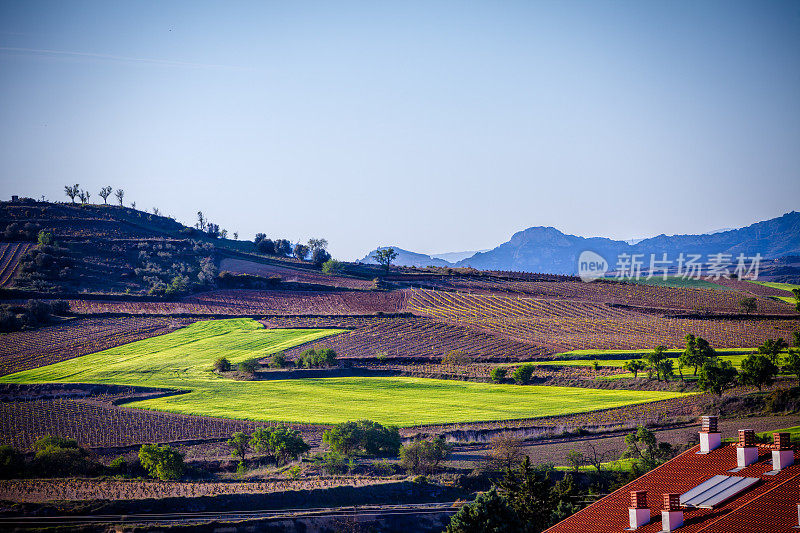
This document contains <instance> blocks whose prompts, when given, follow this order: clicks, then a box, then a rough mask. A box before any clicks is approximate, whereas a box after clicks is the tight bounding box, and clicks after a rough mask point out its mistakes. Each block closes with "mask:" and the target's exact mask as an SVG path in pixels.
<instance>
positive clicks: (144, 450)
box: [139, 444, 183, 480]
mask: <svg viewBox="0 0 800 533" xmlns="http://www.w3.org/2000/svg"><path fill="white" fill-rule="evenodd" d="M139 462H140V463H141V464H142V467H143V468H144V469H145V470H147V473H148V474H150V476H151V477H155V478H158V479H161V480H167V479H180V478H181V476H182V475H183V455H182V454H181V453H179V452H178V451H177V450H173V449H172V448H171V447H170V446H169V445H168V444H164V445H162V446H158V445H156V444H144V445H143V446H142V447H141V448H139Z"/></svg>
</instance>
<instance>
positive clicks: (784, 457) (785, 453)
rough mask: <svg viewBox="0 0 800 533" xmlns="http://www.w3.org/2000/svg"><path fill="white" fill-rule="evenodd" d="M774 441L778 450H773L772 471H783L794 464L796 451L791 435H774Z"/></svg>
mask: <svg viewBox="0 0 800 533" xmlns="http://www.w3.org/2000/svg"><path fill="white" fill-rule="evenodd" d="M772 436H773V440H774V442H775V445H776V446H777V448H778V449H777V450H772V469H773V470H783V469H784V468H786V467H787V466H792V465H793V464H794V450H792V435H791V433H773V434H772Z"/></svg>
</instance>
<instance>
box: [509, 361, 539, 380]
mask: <svg viewBox="0 0 800 533" xmlns="http://www.w3.org/2000/svg"><path fill="white" fill-rule="evenodd" d="M535 368H536V367H535V366H534V365H532V364H530V363H526V364H524V365H520V366H518V367H517V369H516V370H514V373H513V374H511V377H512V378H514V382H515V383H516V384H517V385H526V384H528V383H530V382H531V378H533V371H534V370H535Z"/></svg>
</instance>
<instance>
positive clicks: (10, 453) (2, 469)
mask: <svg viewBox="0 0 800 533" xmlns="http://www.w3.org/2000/svg"><path fill="white" fill-rule="evenodd" d="M22 465H23V457H22V454H21V453H19V451H17V450H16V449H14V448H12V447H11V446H9V445H7V444H3V445H1V446H0V479H10V478H14V477H19V475H20V474H21V473H22Z"/></svg>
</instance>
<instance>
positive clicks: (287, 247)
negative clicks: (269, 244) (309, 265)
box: [275, 239, 292, 256]
mask: <svg viewBox="0 0 800 533" xmlns="http://www.w3.org/2000/svg"><path fill="white" fill-rule="evenodd" d="M291 253H292V243H290V242H289V241H287V240H286V239H276V240H275V254H276V255H282V256H287V255H289V254H291Z"/></svg>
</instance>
